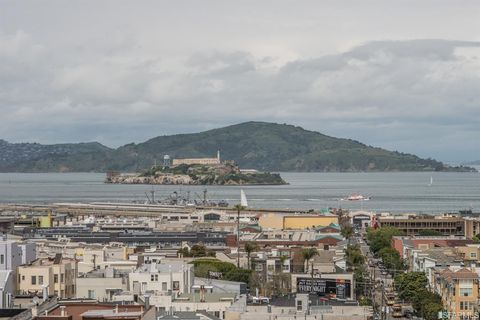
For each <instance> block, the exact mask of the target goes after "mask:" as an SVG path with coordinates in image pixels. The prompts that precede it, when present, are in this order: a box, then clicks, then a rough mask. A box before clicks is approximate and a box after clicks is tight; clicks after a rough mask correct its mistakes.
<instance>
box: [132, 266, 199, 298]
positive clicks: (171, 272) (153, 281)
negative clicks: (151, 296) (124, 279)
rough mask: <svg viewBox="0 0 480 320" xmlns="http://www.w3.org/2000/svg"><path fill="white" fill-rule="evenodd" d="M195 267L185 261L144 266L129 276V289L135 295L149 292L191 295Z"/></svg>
mask: <svg viewBox="0 0 480 320" xmlns="http://www.w3.org/2000/svg"><path fill="white" fill-rule="evenodd" d="M193 279H194V275H193V265H191V264H188V263H186V262H185V261H165V262H161V263H151V264H144V265H142V266H141V267H139V268H138V269H136V270H135V271H133V272H131V273H130V274H129V285H130V286H129V288H130V290H131V291H132V292H133V293H135V294H145V293H146V292H147V291H158V292H165V293H168V292H170V293H171V292H176V293H190V291H191V287H192V285H193Z"/></svg>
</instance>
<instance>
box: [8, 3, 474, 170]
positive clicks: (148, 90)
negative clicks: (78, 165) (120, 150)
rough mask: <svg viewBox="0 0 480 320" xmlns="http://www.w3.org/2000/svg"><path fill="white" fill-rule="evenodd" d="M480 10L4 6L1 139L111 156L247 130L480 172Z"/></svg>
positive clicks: (443, 6)
mask: <svg viewBox="0 0 480 320" xmlns="http://www.w3.org/2000/svg"><path fill="white" fill-rule="evenodd" d="M479 31H480V2H478V1H461V2H457V1H441V0H432V1H418V0H415V1H405V0H402V1H400V0H399V1H384V0H382V1H353V0H352V1H319V0H314V1H293V0H292V1H281V0H272V1H258V0H255V1H224V0H218V1H205V0H203V1H195V0H191V1H179V0H175V1H158V0H155V1H136V0H131V1H119V0H112V1H98V0H92V1H90V0H81V1H72V0H69V1H64V0H58V1H51V0H43V1H22V0H2V1H1V2H0V120H1V121H0V138H3V139H5V140H8V141H10V142H20V141H29V142H33V141H36V142H41V143H59V142H79V141H99V142H101V143H103V144H106V145H108V146H119V145H123V144H126V143H129V142H141V141H144V140H146V139H148V138H151V137H154V136H158V135H163V134H172V133H186V132H198V131H202V130H205V129H211V128H216V127H221V126H224V125H228V124H234V123H239V122H243V121H249V120H262V121H272V122H279V123H284V122H285V123H289V124H295V125H299V126H302V127H304V128H306V129H309V130H315V131H320V132H322V133H325V134H329V135H332V136H337V137H348V138H353V139H356V140H360V141H362V142H365V143H367V144H370V145H375V146H381V147H385V148H388V149H390V150H399V151H404V152H412V153H415V154H418V155H420V156H422V157H434V158H437V159H440V160H444V161H449V162H455V161H464V160H476V159H480V142H479V141H480V32H479Z"/></svg>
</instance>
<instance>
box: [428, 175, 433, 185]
mask: <svg viewBox="0 0 480 320" xmlns="http://www.w3.org/2000/svg"><path fill="white" fill-rule="evenodd" d="M432 185H433V176H430V183H429V184H428V186H429V187H431V186H432Z"/></svg>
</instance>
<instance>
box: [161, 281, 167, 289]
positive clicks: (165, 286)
mask: <svg viewBox="0 0 480 320" xmlns="http://www.w3.org/2000/svg"><path fill="white" fill-rule="evenodd" d="M162 291H167V283H166V282H162Z"/></svg>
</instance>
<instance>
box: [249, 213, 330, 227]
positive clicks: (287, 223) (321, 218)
mask: <svg viewBox="0 0 480 320" xmlns="http://www.w3.org/2000/svg"><path fill="white" fill-rule="evenodd" d="M258 224H259V225H260V226H261V227H262V229H263V230H269V229H277V230H284V229H292V230H293V229H295V230H299V229H310V228H314V227H319V226H328V225H330V224H338V217H337V216H336V215H333V214H302V215H300V214H299V215H285V214H279V213H266V214H263V215H262V216H261V217H260V218H259V219H258Z"/></svg>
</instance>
